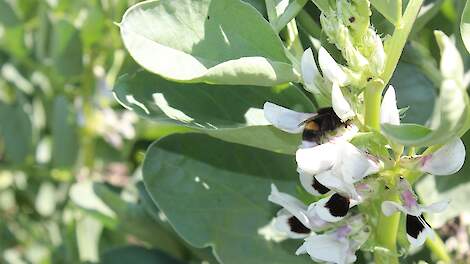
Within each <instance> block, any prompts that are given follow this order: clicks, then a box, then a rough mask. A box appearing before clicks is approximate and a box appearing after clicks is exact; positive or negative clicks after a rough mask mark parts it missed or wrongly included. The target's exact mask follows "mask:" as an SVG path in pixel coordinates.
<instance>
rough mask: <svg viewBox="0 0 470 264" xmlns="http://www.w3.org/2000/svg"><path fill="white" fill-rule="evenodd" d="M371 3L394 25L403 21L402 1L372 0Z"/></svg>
mask: <svg viewBox="0 0 470 264" xmlns="http://www.w3.org/2000/svg"><path fill="white" fill-rule="evenodd" d="M370 3H371V4H372V5H373V6H374V7H375V8H376V9H377V10H378V11H379V12H380V13H381V14H382V15H383V16H384V17H385V18H386V19H387V20H388V21H390V22H392V24H394V25H397V23H398V21H399V20H400V19H401V15H402V14H401V12H402V1H401V0H371V1H370Z"/></svg>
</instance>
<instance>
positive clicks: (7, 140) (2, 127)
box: [0, 102, 33, 164]
mask: <svg viewBox="0 0 470 264" xmlns="http://www.w3.org/2000/svg"><path fill="white" fill-rule="evenodd" d="M0 120H2V122H1V123H0V135H1V136H2V137H3V144H4V147H5V157H6V159H7V160H8V161H10V162H12V163H14V164H22V163H24V162H26V158H27V157H28V155H30V154H31V151H32V137H33V136H32V125H31V120H30V119H29V117H28V114H27V113H26V112H25V111H24V110H23V107H22V106H21V105H20V104H14V105H5V104H2V103H1V102H0Z"/></svg>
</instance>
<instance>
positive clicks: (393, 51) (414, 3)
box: [381, 0, 424, 85]
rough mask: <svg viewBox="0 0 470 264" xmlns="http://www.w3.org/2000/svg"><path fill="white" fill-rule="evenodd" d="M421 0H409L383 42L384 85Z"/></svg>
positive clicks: (395, 64)
mask: <svg viewBox="0 0 470 264" xmlns="http://www.w3.org/2000/svg"><path fill="white" fill-rule="evenodd" d="M423 1H424V0H411V1H410V2H409V3H408V6H407V7H406V10H405V13H404V14H403V17H402V19H401V20H400V21H399V22H398V24H397V26H396V28H395V31H394V32H393V35H392V37H391V38H390V40H389V41H387V42H386V43H385V53H386V54H387V61H386V63H385V70H384V72H383V73H382V76H381V79H382V80H383V82H384V85H387V83H388V82H389V81H390V79H391V78H392V75H393V72H394V71H395V68H396V67H397V65H398V61H399V60H400V56H401V53H402V52H403V48H404V47H405V44H406V41H407V39H408V36H409V34H410V32H411V29H412V28H413V24H414V21H415V20H416V17H417V16H418V12H419V9H420V8H421V5H422V4H423Z"/></svg>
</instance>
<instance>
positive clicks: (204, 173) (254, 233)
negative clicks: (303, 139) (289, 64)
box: [143, 134, 311, 264]
mask: <svg viewBox="0 0 470 264" xmlns="http://www.w3.org/2000/svg"><path fill="white" fill-rule="evenodd" d="M188 146H190V147H188ZM295 171H296V164H295V161H294V160H293V158H292V157H291V156H287V155H281V154H276V153H273V152H267V151H264V150H259V149H255V148H250V147H246V146H242V145H238V144H231V143H225V142H223V141H220V140H217V139H213V138H210V137H208V136H206V135H201V134H182V135H179V134H174V135H171V136H168V137H165V138H163V139H161V140H160V141H157V142H156V143H154V144H152V146H151V147H150V148H149V149H148V151H147V155H146V157H145V161H144V165H143V176H144V182H145V185H146V186H147V190H148V191H149V193H150V195H151V196H152V198H153V200H154V201H156V203H157V205H158V207H159V208H160V209H161V210H162V211H163V212H164V213H165V215H166V216H167V217H168V220H169V221H170V223H171V224H172V226H173V227H174V228H175V230H176V232H177V233H178V234H180V235H181V236H182V237H183V238H184V239H185V240H186V241H188V242H189V243H190V244H191V245H193V246H195V247H200V248H202V247H207V246H212V247H213V249H214V254H215V255H216V257H217V258H218V259H219V260H220V261H221V262H222V263H227V264H231V263H246V264H255V263H256V264H258V263H273V264H276V263H278V264H280V263H311V260H310V259H309V258H308V257H306V256H295V254H294V253H295V250H296V247H298V246H299V244H300V243H299V241H288V242H283V243H275V242H272V241H268V240H266V239H265V238H264V237H263V236H262V235H260V234H259V233H258V232H259V230H260V229H261V228H263V227H264V226H266V225H267V224H268V223H269V222H270V221H271V219H272V217H273V216H274V215H275V213H276V211H277V210H279V209H280V208H278V207H276V206H274V205H272V204H270V203H269V202H268V200H267V197H268V194H269V192H270V185H271V183H275V184H276V185H277V186H278V187H279V189H280V190H282V191H285V192H289V193H295V187H296V181H297V179H298V176H297V174H296V172H295Z"/></svg>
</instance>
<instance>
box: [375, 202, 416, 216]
mask: <svg viewBox="0 0 470 264" xmlns="http://www.w3.org/2000/svg"><path fill="white" fill-rule="evenodd" d="M381 207H382V213H383V214H384V215H385V216H390V215H392V214H394V213H395V212H397V211H402V212H404V213H406V214H408V213H409V211H408V209H406V208H405V207H403V206H402V205H401V204H398V203H396V202H392V201H384V202H382V206H381Z"/></svg>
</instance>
